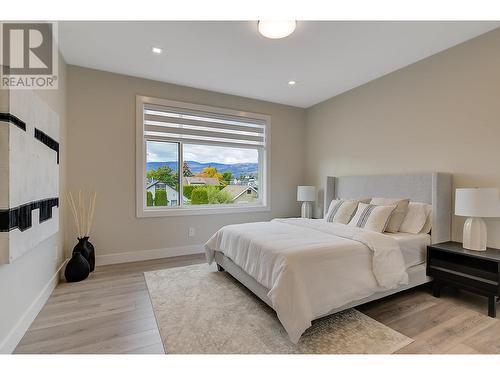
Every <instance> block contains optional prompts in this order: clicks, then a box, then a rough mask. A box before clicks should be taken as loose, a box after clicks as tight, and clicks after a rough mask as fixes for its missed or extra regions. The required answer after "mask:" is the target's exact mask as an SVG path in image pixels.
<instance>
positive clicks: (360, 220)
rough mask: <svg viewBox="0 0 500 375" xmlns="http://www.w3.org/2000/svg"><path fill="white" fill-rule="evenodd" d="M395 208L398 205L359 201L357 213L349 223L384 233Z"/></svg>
mask: <svg viewBox="0 0 500 375" xmlns="http://www.w3.org/2000/svg"><path fill="white" fill-rule="evenodd" d="M395 209H396V206H376V205H374V204H366V203H359V204H358V209H357V211H356V214H354V217H353V218H352V219H351V221H350V222H349V224H348V225H350V226H353V227H359V228H364V229H368V230H373V231H375V232H379V233H382V232H383V231H384V230H385V228H386V227H387V223H389V219H390V217H391V215H392V212H393V211H394V210H395Z"/></svg>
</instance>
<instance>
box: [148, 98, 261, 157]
mask: <svg viewBox="0 0 500 375" xmlns="http://www.w3.org/2000/svg"><path fill="white" fill-rule="evenodd" d="M265 129H266V122H265V121H264V120H261V119H254V118H248V117H240V116H234V115H225V114H220V113H211V112H205V111H197V110H192V109H187V108H180V107H168V106H159V105H153V104H145V105H144V135H145V137H147V138H150V139H158V140H166V141H179V140H182V142H184V143H214V144H223V145H228V146H235V147H249V148H261V147H265V145H266V137H265V134H266V132H265Z"/></svg>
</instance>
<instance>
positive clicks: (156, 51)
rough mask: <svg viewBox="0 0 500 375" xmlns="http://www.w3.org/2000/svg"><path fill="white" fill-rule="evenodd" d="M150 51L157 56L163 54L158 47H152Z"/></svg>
mask: <svg viewBox="0 0 500 375" xmlns="http://www.w3.org/2000/svg"><path fill="white" fill-rule="evenodd" d="M151 51H153V53H156V54H157V55H159V54H160V53H162V52H163V50H162V49H161V48H159V47H153V48H152V49H151Z"/></svg>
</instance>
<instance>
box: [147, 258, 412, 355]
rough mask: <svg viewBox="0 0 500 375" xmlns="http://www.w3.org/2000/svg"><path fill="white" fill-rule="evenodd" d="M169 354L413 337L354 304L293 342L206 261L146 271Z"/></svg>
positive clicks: (300, 349) (352, 345) (378, 344)
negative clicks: (365, 312)
mask: <svg viewBox="0 0 500 375" xmlns="http://www.w3.org/2000/svg"><path fill="white" fill-rule="evenodd" d="M144 275H145V278H146V283H147V286H148V290H149V295H150V297H151V301H152V304H153V309H154V313H155V316H156V321H157V323H158V327H159V329H160V335H161V338H162V341H163V345H164V347H165V351H166V352H167V353H169V354H181V353H184V354H203V353H207V354H208V353H213V354H216V353H217V354H266V353H269V354H286V353H297V354H298V353H306V354H356V353H357V354H389V353H394V352H395V351H397V350H398V349H401V348H402V347H404V346H406V345H408V344H410V343H411V342H412V341H413V340H412V339H410V338H408V337H406V336H404V335H402V334H400V333H398V332H396V331H394V330H393V329H391V328H389V327H387V326H385V325H383V324H381V323H379V322H377V321H376V320H374V319H372V318H370V317H368V316H366V315H364V314H362V313H361V312H359V311H357V310H355V309H349V310H346V311H343V312H340V313H337V314H334V315H331V316H328V317H326V318H322V319H319V320H316V321H314V322H313V325H312V327H310V328H309V329H308V330H307V331H306V332H305V333H304V334H303V335H302V337H301V339H300V341H299V343H298V344H296V345H294V344H293V343H292V342H291V341H290V340H289V339H288V336H287V334H286V332H285V330H284V328H283V326H282V325H281V323H280V322H279V320H278V318H277V316H276V313H275V312H274V310H273V309H271V308H270V307H269V306H267V305H266V304H265V303H264V302H262V301H261V300H260V299H258V298H257V297H256V296H254V295H253V294H252V292H250V291H249V290H248V289H246V288H245V287H244V286H243V285H242V284H240V283H239V282H238V281H237V280H236V279H234V278H233V277H232V276H231V275H229V274H228V273H226V272H216V270H215V269H214V268H213V267H211V266H208V265H207V264H201V265H194V266H188V267H177V268H169V269H166V270H160V271H152V272H146V273H145V274H144Z"/></svg>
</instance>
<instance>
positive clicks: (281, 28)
mask: <svg viewBox="0 0 500 375" xmlns="http://www.w3.org/2000/svg"><path fill="white" fill-rule="evenodd" d="M257 26H258V28H259V32H260V33H261V34H262V35H264V36H265V37H266V38H270V39H281V38H284V37H287V36H288V35H290V34H291V33H293V32H294V30H295V27H296V26H297V21H259V22H258V23H257Z"/></svg>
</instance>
